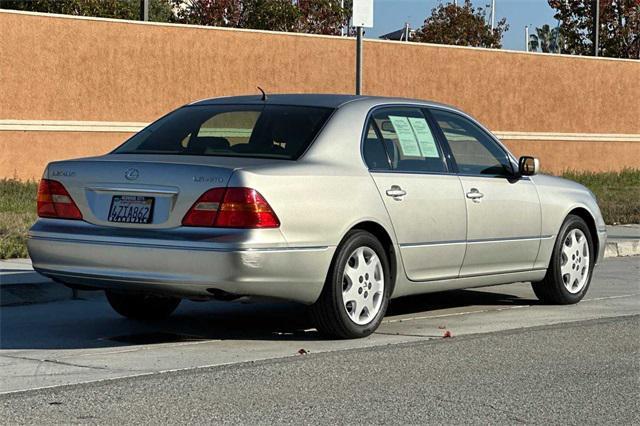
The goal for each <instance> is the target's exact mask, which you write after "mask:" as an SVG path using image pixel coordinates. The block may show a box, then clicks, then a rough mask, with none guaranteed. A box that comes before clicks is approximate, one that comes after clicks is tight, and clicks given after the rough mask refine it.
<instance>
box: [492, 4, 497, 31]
mask: <svg viewBox="0 0 640 426" xmlns="http://www.w3.org/2000/svg"><path fill="white" fill-rule="evenodd" d="M495 26H496V0H491V31H493V29H494V28H495Z"/></svg>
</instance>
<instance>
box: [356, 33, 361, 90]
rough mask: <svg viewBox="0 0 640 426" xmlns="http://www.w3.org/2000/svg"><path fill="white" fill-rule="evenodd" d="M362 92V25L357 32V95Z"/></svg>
mask: <svg viewBox="0 0 640 426" xmlns="http://www.w3.org/2000/svg"><path fill="white" fill-rule="evenodd" d="M361 94H362V27H358V28H357V33H356V95H361Z"/></svg>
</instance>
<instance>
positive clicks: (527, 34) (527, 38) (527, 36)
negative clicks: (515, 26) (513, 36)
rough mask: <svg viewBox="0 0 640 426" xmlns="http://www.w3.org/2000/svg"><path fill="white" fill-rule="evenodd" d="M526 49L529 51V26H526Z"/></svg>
mask: <svg viewBox="0 0 640 426" xmlns="http://www.w3.org/2000/svg"><path fill="white" fill-rule="evenodd" d="M524 50H525V51H526V52H528V51H529V26H528V25H525V26H524Z"/></svg>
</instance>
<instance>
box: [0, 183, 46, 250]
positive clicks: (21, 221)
mask: <svg viewBox="0 0 640 426" xmlns="http://www.w3.org/2000/svg"><path fill="white" fill-rule="evenodd" d="M37 190H38V185H37V184H36V183H35V182H27V183H25V182H19V181H17V180H13V179H3V180H0V259H9V258H15V257H27V245H26V243H27V231H28V230H29V227H30V226H31V225H32V224H33V222H35V220H36V195H37Z"/></svg>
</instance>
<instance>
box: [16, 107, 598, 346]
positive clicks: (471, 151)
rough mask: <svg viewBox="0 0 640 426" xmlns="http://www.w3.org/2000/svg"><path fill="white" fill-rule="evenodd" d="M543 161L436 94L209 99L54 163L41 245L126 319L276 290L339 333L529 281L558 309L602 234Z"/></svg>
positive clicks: (586, 277)
mask: <svg viewBox="0 0 640 426" xmlns="http://www.w3.org/2000/svg"><path fill="white" fill-rule="evenodd" d="M538 169H539V164H538V161H537V159H535V158H533V157H521V158H520V159H519V160H517V159H516V158H515V157H513V155H511V154H510V153H509V151H508V150H507V149H506V148H505V147H504V146H503V145H502V144H501V143H500V142H499V141H498V139H496V137H495V136H493V135H492V134H491V133H490V132H489V131H488V130H487V129H485V128H484V127H483V126H482V125H480V124H479V123H478V122H477V121H475V120H474V119H473V118H471V117H469V116H468V115H467V114H465V113H463V112H461V111H459V110H457V109H455V108H452V107H449V106H446V105H441V104H436V103H432V102H425V101H417V100H408V99H393V98H378V97H366V96H344V95H273V96H268V97H266V96H265V97H262V96H242V97H228V98H217V99H209V100H203V101H199V102H195V103H192V104H189V105H186V106H184V107H182V108H179V109H177V110H176V111H173V112H171V113H169V114H167V115H166V116H164V117H162V118H160V119H159V120H158V121H156V122H154V123H152V124H151V125H149V126H148V127H146V128H145V129H144V130H142V131H141V132H139V133H137V134H136V135H134V136H133V137H131V138H130V139H129V140H127V141H126V142H125V143H124V144H123V145H121V146H120V147H119V148H117V149H116V150H115V151H113V152H111V153H109V154H107V155H103V156H100V157H93V158H83V159H77V160H69V161H59V162H54V163H51V164H49V165H48V166H47V168H46V170H45V172H44V176H43V179H42V181H41V182H40V187H39V191H38V215H39V219H38V221H37V222H36V223H35V224H34V225H33V227H32V228H31V230H30V233H29V241H28V246H29V253H30V255H31V258H32V260H33V265H34V268H35V269H36V270H37V271H39V272H40V273H42V274H44V275H46V276H49V277H51V278H53V279H54V280H57V281H59V282H62V283H64V284H66V285H68V286H70V287H76V288H95V289H104V290H106V295H107V298H108V300H109V302H110V304H111V305H112V307H113V308H114V309H115V310H116V311H117V312H118V313H120V314H122V315H124V316H126V317H129V318H144V319H152V318H161V317H166V316H168V315H169V314H171V313H172V312H173V311H174V310H175V309H176V307H177V306H178V303H179V302H180V300H181V299H182V298H189V299H197V300H202V299H222V300H233V299H236V298H239V297H243V296H258V297H273V298H279V299H285V300H290V301H296V302H301V303H304V304H307V305H310V311H311V313H312V315H313V317H314V318H315V321H316V325H317V327H318V329H319V330H320V331H321V332H323V333H325V334H327V335H330V336H335V337H342V338H352V337H362V336H366V335H368V334H370V333H372V332H373V331H374V330H375V329H376V328H377V327H378V325H379V324H380V322H381V321H382V318H383V316H384V314H385V311H386V309H387V304H388V302H389V299H391V298H395V297H399V296H406V295H411V294H418V293H428V292H435V291H443V290H450V289H460V288H468V287H478V286H488V285H495V284H505V283H512V282H520V281H528V282H531V283H532V286H533V289H534V291H535V294H536V295H537V296H538V297H539V298H540V300H542V301H543V302H545V303H555V304H569V303H577V302H578V301H580V300H581V299H582V297H583V296H584V295H585V293H586V291H587V289H588V287H589V283H590V280H591V276H592V271H593V267H594V265H595V264H596V263H597V262H598V260H599V259H601V258H602V256H603V253H604V245H605V240H606V233H605V224H604V222H603V219H602V216H601V214H600V210H599V209H598V205H597V204H596V200H595V197H594V196H593V194H592V193H591V192H590V191H589V190H588V189H586V188H585V187H583V186H581V185H578V184H577V183H574V182H571V181H567V180H563V179H560V178H557V177H552V176H546V175H541V174H537V172H538Z"/></svg>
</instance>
